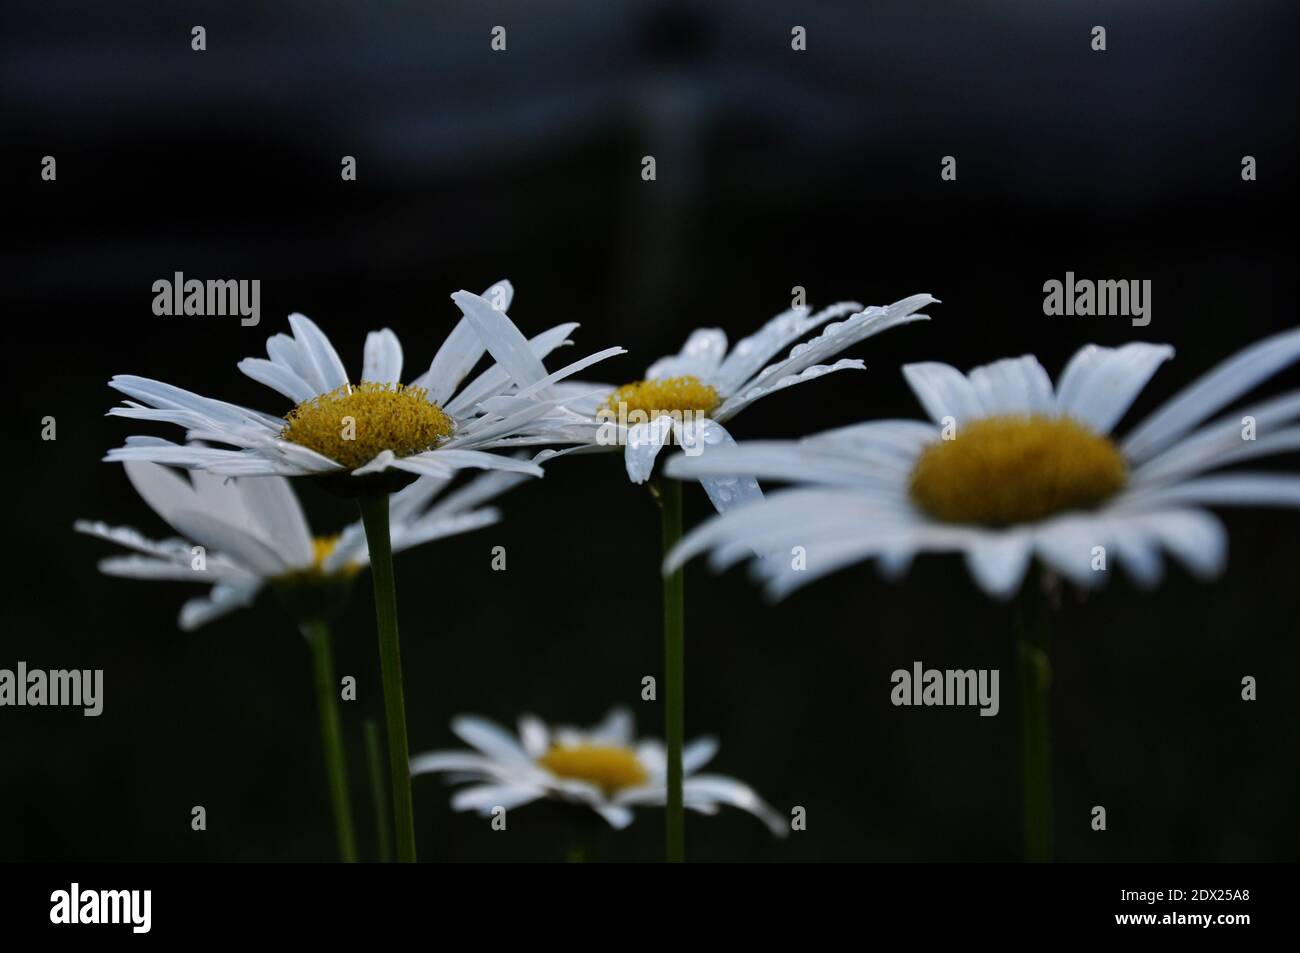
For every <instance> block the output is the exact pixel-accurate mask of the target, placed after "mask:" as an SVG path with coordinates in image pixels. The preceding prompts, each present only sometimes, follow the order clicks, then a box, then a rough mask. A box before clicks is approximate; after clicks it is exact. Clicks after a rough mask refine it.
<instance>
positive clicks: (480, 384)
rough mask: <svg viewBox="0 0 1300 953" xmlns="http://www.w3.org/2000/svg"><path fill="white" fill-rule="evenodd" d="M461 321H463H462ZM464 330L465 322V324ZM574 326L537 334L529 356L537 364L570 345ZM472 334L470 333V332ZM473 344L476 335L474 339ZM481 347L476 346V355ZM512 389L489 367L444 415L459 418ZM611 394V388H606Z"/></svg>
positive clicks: (448, 405)
mask: <svg viewBox="0 0 1300 953" xmlns="http://www.w3.org/2000/svg"><path fill="white" fill-rule="evenodd" d="M462 320H464V319H462ZM465 325H466V327H469V322H468V321H465ZM577 326H578V325H577V322H570V323H568V324H557V325H556V326H555V327H553V328H548V329H547V330H545V331H543V332H542V333H541V334H538V335H536V336H534V337H532V338H529V340H528V346H529V347H530V348H531V349H532V352H533V354H535V355H536V356H537V359H538V360H542V359H544V358H545V357H546V356H547V355H549V354H550V353H551V352H552V351H554V350H555V349H556V348H559V347H564V346H566V345H569V344H572V343H573V342H572V341H570V340H569V335H570V334H572V333H573V330H574V329H575V328H576V327H577ZM471 330H472V329H471ZM475 340H477V335H475ZM481 353H482V345H481V344H480V354H481ZM513 386H514V382H513V381H512V380H511V378H510V374H509V373H508V372H507V371H506V370H505V368H503V367H501V365H499V364H493V365H492V366H491V367H489V368H488V369H487V370H485V371H484V372H483V373H482V374H480V375H478V377H476V378H474V380H472V381H470V382H469V383H468V384H466V385H465V388H464V389H463V390H462V391H461V392H460V393H458V394H456V396H455V397H453V398H452V399H451V400H449V401H447V402H446V403H445V404H444V408H445V409H446V411H447V413H449V414H451V415H452V416H455V417H461V416H464V415H465V414H468V413H470V412H472V411H473V410H474V408H475V407H476V406H477V405H478V403H479V401H482V400H486V399H487V398H488V397H492V396H495V395H496V394H500V393H502V392H504V391H507V390H509V389H510V388H511V387H513ZM610 389H611V390H613V388H610Z"/></svg>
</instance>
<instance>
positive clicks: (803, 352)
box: [740, 294, 936, 390]
mask: <svg viewBox="0 0 1300 953" xmlns="http://www.w3.org/2000/svg"><path fill="white" fill-rule="evenodd" d="M935 302H936V299H934V298H932V297H930V296H929V295H927V294H920V295H912V296H911V297H910V298H904V299H903V300H902V301H895V302H894V303H893V304H891V305H887V306H885V307H883V308H880V307H871V308H867V310H865V311H860V312H858V313H857V314H854V315H852V316H850V317H849V318H848V319H847V320H845V321H841V322H839V323H837V324H828V325H827V326H826V328H825V329H824V330H823V331H822V333H821V334H819V335H818V336H817V337H815V338H813V339H812V340H811V341H805V342H804V343H802V344H796V345H795V346H794V347H793V348H791V349H790V355H789V357H787V358H786V359H785V360H783V361H777V362H776V363H775V364H772V365H770V366H769V367H765V368H764V369H763V370H762V372H761V373H759V375H758V376H757V377H755V378H754V379H753V380H751V381H748V382H746V383H744V384H743V385H742V386H741V388H740V389H742V390H749V389H750V388H752V387H764V386H766V385H768V384H771V383H772V382H774V381H776V380H778V379H780V378H782V377H786V376H788V375H790V374H797V373H799V372H800V371H802V370H803V369H804V368H806V367H811V366H813V365H814V364H821V363H822V362H823V361H825V360H826V359H827V358H830V357H832V356H834V355H836V354H838V353H840V352H841V351H843V350H845V349H846V348H849V347H852V346H853V345H854V344H856V343H857V342H859V341H861V340H863V339H864V338H868V337H871V336H872V335H875V334H880V333H881V332H882V331H887V330H889V329H890V328H895V327H898V326H899V325H902V324H910V323H911V322H913V321H928V320H929V316H928V315H924V314H918V313H917V312H918V311H919V310H920V309H921V308H924V307H925V306H926V305H928V304H934V303H935Z"/></svg>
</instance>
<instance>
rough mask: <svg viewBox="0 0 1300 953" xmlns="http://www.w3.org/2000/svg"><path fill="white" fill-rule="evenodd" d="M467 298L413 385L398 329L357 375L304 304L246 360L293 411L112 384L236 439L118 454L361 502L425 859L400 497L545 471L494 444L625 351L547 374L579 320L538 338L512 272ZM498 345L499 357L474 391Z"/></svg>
mask: <svg viewBox="0 0 1300 953" xmlns="http://www.w3.org/2000/svg"><path fill="white" fill-rule="evenodd" d="M458 295H459V296H464V297H468V298H473V299H474V300H476V301H478V302H481V303H482V304H483V307H481V308H475V309H473V310H472V313H468V312H467V313H466V314H465V316H464V317H463V318H462V319H461V320H460V322H459V323H457V324H456V326H455V327H454V328H453V329H452V331H451V334H450V335H448V337H447V339H446V340H445V341H444V342H443V344H442V346H441V347H440V348H439V349H438V352H437V353H436V354H435V355H434V358H433V362H432V363H431V364H430V365H429V369H428V370H427V371H425V372H424V373H423V374H421V375H420V376H419V377H417V378H415V380H414V381H412V382H411V383H410V384H409V385H408V384H402V383H401V378H402V365H403V355H402V347H401V345H400V344H399V343H398V340H397V336H396V335H395V334H393V332H392V331H390V330H388V329H387V328H385V329H384V330H381V331H373V332H371V333H370V334H369V335H368V336H367V337H366V345H365V360H364V365H363V368H362V372H361V378H360V380H359V382H358V383H355V384H354V383H352V382H351V381H350V380H349V378H348V375H347V372H346V371H345V370H344V368H343V362H342V361H341V360H340V359H339V356H338V354H337V352H336V351H335V350H334V346H333V345H332V344H331V343H330V341H329V338H327V337H326V336H325V334H324V333H323V332H322V331H321V330H320V328H318V327H317V326H316V325H315V324H313V323H312V322H311V321H310V320H309V319H307V318H306V317H304V316H303V315H301V314H294V315H291V316H290V317H289V326H290V328H291V329H292V331H293V336H292V337H290V336H289V335H285V334H277V335H274V336H273V337H271V338H270V339H269V340H268V341H267V342H266V353H267V358H249V359H247V360H244V361H241V362H240V364H239V368H240V370H242V371H243V372H244V373H245V374H247V375H248V376H249V377H251V378H253V379H254V380H256V381H259V382H261V383H263V384H266V385H267V386H269V387H271V388H272V389H274V390H276V391H277V392H279V393H280V394H281V395H283V396H284V397H286V398H288V399H289V400H291V401H293V402H294V406H293V408H292V409H291V410H289V411H288V412H287V413H285V414H284V415H283V416H278V417H277V416H275V415H272V414H266V413H263V412H261V411H257V410H250V409H248V408H245V407H240V406H238V405H236V404H229V403H226V402H225V401H220V400H214V399H212V398H209V397H202V396H200V395H198V394H194V393H191V392H189V391H186V390H182V389H181V388H179V387H174V386H172V385H170V384H163V383H161V382H159V381H154V380H149V379H147V378H143V377H132V376H123V375H119V376H117V377H114V378H113V379H112V381H111V382H110V384H111V386H112V387H114V388H115V389H117V390H119V391H121V392H122V393H124V394H126V395H127V397H129V398H131V399H130V400H128V401H127V403H126V405H125V406H123V407H116V408H114V409H113V410H111V411H110V413H111V414H114V415H116V416H119V417H129V418H132V419H136V420H151V421H163V422H166V423H174V424H179V425H181V426H182V427H185V428H186V430H187V433H186V436H187V438H188V439H189V440H191V441H207V442H211V443H218V444H223V445H224V446H223V447H209V446H202V445H195V444H189V445H184V446H183V445H179V444H172V443H167V442H165V441H161V440H158V439H156V438H148V437H146V438H141V437H135V438H131V439H128V441H127V444H126V446H124V447H119V448H117V449H115V450H111V451H109V453H108V457H107V459H108V460H120V461H124V462H125V461H129V460H144V461H151V462H154V463H164V464H171V465H173V466H179V467H187V468H190V469H198V470H206V471H209V472H211V473H216V474H221V475H224V476H263V477H264V476H267V475H270V474H279V475H283V476H300V477H311V478H313V479H316V480H318V481H321V482H322V483H323V484H324V485H325V486H327V487H329V488H331V489H333V490H334V491H335V492H338V493H340V494H342V495H345V496H351V497H355V498H356V500H357V504H358V506H359V508H360V510H361V519H362V523H363V525H364V526H365V536H366V540H367V542H368V544H369V549H370V554H371V565H372V569H373V571H372V573H371V580H372V581H373V583H374V587H375V620H376V626H377V629H378V635H379V661H380V672H381V674H382V676H383V686H384V716H385V721H386V724H387V729H388V755H389V779H390V783H391V786H392V792H393V815H394V819H395V825H396V830H397V855H398V858H399V859H400V860H402V861H403V862H414V861H415V859H416V856H415V819H414V816H413V812H412V808H411V777H410V770H409V764H408V749H407V744H406V703H405V699H404V694H403V687H402V668H401V651H400V648H399V638H398V625H397V594H396V587H395V585H394V582H393V572H392V546H391V538H390V530H389V507H388V501H387V496H388V494H389V493H391V492H393V491H395V490H397V489H400V488H401V487H403V486H405V485H406V484H408V483H410V482H411V481H412V480H414V479H416V478H417V477H419V476H438V477H446V476H450V475H451V474H453V473H454V472H455V471H457V470H460V469H464V468H471V467H472V468H478V469H487V470H505V471H510V472H515V473H526V474H531V475H533V476H540V475H541V469H540V467H538V466H537V465H536V464H535V463H531V462H529V461H527V460H520V459H516V458H514V457H512V456H506V455H503V454H499V453H490V452H488V451H490V450H493V449H500V448H502V447H505V446H508V445H509V444H510V443H511V441H512V439H514V438H517V436H518V435H519V434H521V433H522V432H523V431H524V428H526V427H527V426H528V424H530V423H532V422H533V421H536V420H538V419H541V418H542V417H544V416H545V415H547V414H548V413H552V412H554V410H555V408H556V407H557V406H558V405H560V404H561V403H562V402H563V397H562V396H561V395H558V394H556V393H555V391H554V385H555V384H556V383H557V382H558V381H561V380H564V379H565V378H567V377H568V376H569V375H571V374H575V373H577V372H579V371H581V370H583V369H585V368H587V367H589V366H590V365H591V364H594V363H595V362H597V361H600V360H603V359H605V358H607V357H612V356H614V355H615V354H621V353H623V351H622V349H621V348H608V349H606V350H605V351H602V352H600V353H599V354H594V355H591V356H589V357H586V358H583V359H582V360H580V361H576V362H574V363H573V364H570V365H569V366H567V367H565V368H562V369H560V370H559V371H555V372H553V373H547V371H546V367H545V365H544V364H543V363H542V360H543V358H544V357H546V356H547V355H548V354H549V353H550V352H551V351H553V350H554V349H555V348H557V347H559V346H560V345H562V344H565V343H567V341H566V338H567V335H568V334H569V332H570V331H572V330H573V329H574V327H576V325H574V324H562V325H559V326H557V327H554V328H551V329H550V330H548V331H544V332H542V333H541V334H539V335H537V336H536V337H534V338H532V339H531V340H530V339H528V338H525V337H524V335H523V334H522V333H521V332H520V331H519V329H518V328H517V327H515V325H514V322H512V321H511V320H510V318H509V317H508V316H507V315H506V308H507V307H509V305H510V301H511V298H512V296H513V291H512V289H511V286H510V284H509V282H504V281H503V282H499V283H498V284H496V285H494V286H493V287H492V288H490V289H488V292H487V297H486V298H484V297H481V296H478V295H469V294H468V292H460V293H458ZM488 299H491V300H490V301H489V300H488ZM484 353H490V354H491V355H492V356H493V357H494V358H495V359H496V361H497V363H496V364H494V365H493V366H491V367H489V368H488V369H487V370H485V371H483V372H482V373H480V374H479V375H478V376H477V377H475V378H474V379H473V380H472V381H470V383H469V384H467V385H465V386H463V387H462V383H463V381H464V380H465V378H466V377H467V376H468V375H469V374H470V372H471V371H473V370H474V368H475V367H476V366H477V364H478V363H479V361H480V360H481V359H482V357H483V355H484ZM510 393H526V394H527V396H528V400H527V401H526V402H525V403H522V404H520V405H519V406H517V407H516V408H514V409H512V410H511V412H510V413H508V414H498V413H495V412H492V411H490V410H488V409H486V408H485V407H484V402H485V401H487V400H490V399H492V398H499V397H501V396H502V395H505V394H510ZM227 448H233V449H227Z"/></svg>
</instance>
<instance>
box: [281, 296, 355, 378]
mask: <svg viewBox="0 0 1300 953" xmlns="http://www.w3.org/2000/svg"><path fill="white" fill-rule="evenodd" d="M289 327H290V328H292V329H293V336H294V339H295V340H296V341H297V342H298V352H299V354H300V355H301V356H302V359H303V361H304V362H305V364H306V371H307V372H308V373H309V374H310V375H311V376H310V377H309V378H307V383H309V384H311V385H312V386H313V387H315V388H317V393H319V394H327V393H329V392H330V391H332V390H334V389H335V388H338V387H342V386H343V385H344V384H346V383H347V382H348V373H347V371H346V370H344V368H343V362H342V361H341V360H339V355H338V352H337V351H336V350H334V345H333V344H331V343H330V339H329V338H328V337H326V336H325V332H324V331H322V330H321V329H320V328H318V327H317V326H316V322H314V321H312V319H311V318H309V317H307V316H306V315H305V314H291V315H289Z"/></svg>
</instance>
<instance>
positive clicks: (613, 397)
mask: <svg viewBox="0 0 1300 953" xmlns="http://www.w3.org/2000/svg"><path fill="white" fill-rule="evenodd" d="M935 302H936V299H935V298H932V297H930V296H929V295H926V294H919V295H913V296H912V297H910V298H905V299H903V300H902V301H898V302H895V303H894V304H891V305H888V306H886V307H883V308H882V307H870V308H866V309H865V310H864V309H863V307H862V305H861V304H859V303H857V302H855V301H848V302H841V303H839V304H835V305H832V306H831V307H829V308H825V309H823V310H821V311H817V312H813V311H811V309H809V308H794V309H791V310H789V311H786V312H785V313H783V314H779V315H777V316H776V317H775V318H772V319H771V320H770V321H768V322H767V323H766V324H765V325H763V327H762V328H760V329H759V330H758V331H757V332H756V333H754V334H752V335H750V336H749V337H746V338H743V339H742V340H740V341H739V342H737V343H736V345H735V346H734V347H732V348H730V350H728V347H727V336H726V334H725V333H724V332H723V331H722V330H721V329H720V328H699V329H697V330H695V331H694V332H692V333H691V335H690V337H688V338H687V340H686V344H685V345H684V346H683V347H682V349H681V350H680V351H679V352H678V353H677V354H673V355H669V356H667V357H663V358H660V359H659V360H657V361H655V362H654V363H653V364H651V365H650V366H649V367H648V368H647V369H646V372H645V376H644V378H643V379H641V380H638V381H634V382H632V383H627V384H623V385H622V386H615V385H612V384H593V383H587V382H568V383H565V384H563V385H561V387H560V388H559V390H560V392H561V393H562V394H563V395H564V396H565V397H566V398H567V399H566V400H565V401H564V405H563V409H562V410H561V412H559V413H556V414H552V415H551V416H550V417H549V418H548V419H547V420H545V421H539V423H538V425H537V426H535V427H534V430H535V432H539V433H541V434H543V435H544V439H545V441H546V442H552V443H571V444H576V445H577V446H575V447H571V448H569V449H567V450H561V451H543V453H542V454H540V455H539V457H538V460H539V461H541V460H545V459H549V458H550V457H552V456H555V455H556V454H557V453H570V452H582V451H590V450H600V449H617V448H619V447H623V448H624V453H623V459H624V463H625V465H626V468H627V475H628V477H629V478H630V479H631V480H632V482H633V483H644V482H645V481H646V480H648V479H649V478H650V475H651V473H652V471H653V470H654V465H655V460H656V458H657V457H658V456H659V452H660V451H661V450H662V449H663V448H664V446H665V445H667V444H669V443H676V444H677V445H678V446H679V447H681V448H682V449H683V450H684V451H685V452H686V453H687V454H688V455H691V456H699V455H700V454H702V453H703V452H704V450H705V448H707V447H711V446H715V445H716V446H730V445H734V443H735V441H734V440H732V438H731V436H730V434H728V433H727V431H726V429H725V428H724V427H723V424H725V423H726V422H727V421H729V420H730V419H731V418H733V417H735V416H736V415H737V414H739V413H741V412H742V411H744V410H746V409H747V408H748V407H749V406H750V405H751V404H753V403H755V402H756V401H758V400H761V399H762V398H764V397H767V396H769V395H771V394H775V393H776V392H778V391H781V390H785V389H786V388H787V387H793V386H794V385H796V384H802V383H804V382H806V381H810V380H814V379H816V378H818V377H822V376H824V375H826V374H830V373H833V372H835V371H842V370H848V369H856V370H862V369H863V368H864V366H865V365H864V364H863V362H862V361H861V360H858V359H848V358H846V359H841V360H838V361H835V362H834V363H832V364H827V363H823V362H825V361H827V360H829V359H830V358H832V357H834V356H835V355H836V354H839V353H840V352H841V351H844V350H845V349H847V348H849V347H851V346H852V345H854V344H856V343H857V342H859V341H861V340H863V339H864V338H868V337H871V336H872V335H874V334H879V333H880V332H881V331H885V330H888V329H889V328H892V327H895V326H897V325H900V324H907V323H909V322H912V321H923V320H927V315H924V314H921V313H920V310H921V309H922V308H924V307H925V306H926V305H929V304H933V303H935ZM840 319H843V320H840ZM818 329H821V330H820V332H819V333H818V334H816V336H814V337H811V338H809V337H808V336H809V335H810V334H811V333H812V332H814V331H817V330H818ZM792 345H793V347H792ZM787 348H790V350H789V352H788V353H787V354H786V355H785V356H784V357H782V358H780V359H779V360H775V361H773V358H775V357H777V355H778V354H780V353H781V352H782V351H785V350H786V349H787ZM769 362H771V363H769ZM700 482H701V483H702V485H703V486H704V489H705V491H706V492H707V493H708V495H709V498H710V499H711V500H712V501H713V504H714V506H715V507H716V508H717V509H718V510H725V509H727V508H729V507H731V506H734V505H737V504H739V503H741V502H744V501H746V500H750V499H753V498H755V497H759V496H761V495H762V494H761V492H760V491H759V489H758V484H757V482H756V481H754V480H753V479H752V477H743V476H742V477H736V476H734V475H727V474H720V473H717V472H716V471H714V472H711V473H710V474H709V475H707V476H704V477H702V478H701V480H700Z"/></svg>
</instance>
